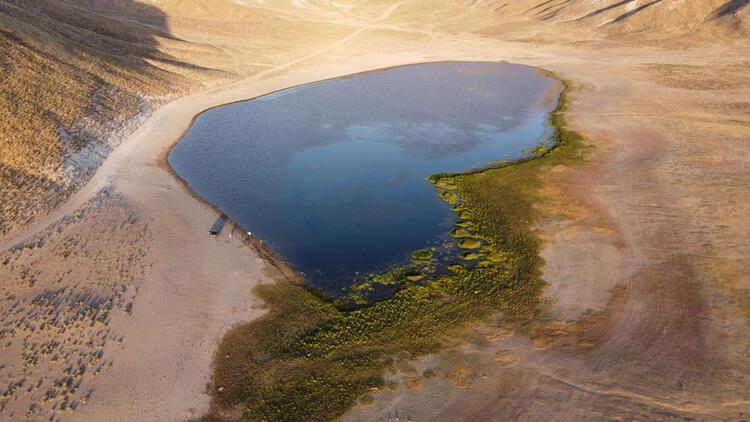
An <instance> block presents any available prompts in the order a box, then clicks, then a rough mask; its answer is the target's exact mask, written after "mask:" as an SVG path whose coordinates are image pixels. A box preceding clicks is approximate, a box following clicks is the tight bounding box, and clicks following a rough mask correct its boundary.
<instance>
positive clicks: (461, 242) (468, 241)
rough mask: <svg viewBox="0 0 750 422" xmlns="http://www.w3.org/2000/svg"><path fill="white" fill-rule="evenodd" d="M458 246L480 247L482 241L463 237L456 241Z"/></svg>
mask: <svg viewBox="0 0 750 422" xmlns="http://www.w3.org/2000/svg"><path fill="white" fill-rule="evenodd" d="M458 247H459V248H463V249H479V248H481V247H482V242H480V241H478V240H477V239H463V240H459V241H458Z"/></svg>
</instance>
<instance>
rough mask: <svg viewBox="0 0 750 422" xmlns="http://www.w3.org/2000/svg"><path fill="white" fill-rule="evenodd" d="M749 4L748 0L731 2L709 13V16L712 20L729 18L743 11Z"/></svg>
mask: <svg viewBox="0 0 750 422" xmlns="http://www.w3.org/2000/svg"><path fill="white" fill-rule="evenodd" d="M749 4H750V0H731V1H729V2H727V3H726V4H724V5H723V6H721V7H719V8H718V9H716V10H715V11H714V12H713V13H711V16H712V17H713V18H714V19H717V18H723V17H726V16H731V15H734V14H735V13H737V12H739V11H740V10H742V9H744V8H745V7H746V6H747V5H749Z"/></svg>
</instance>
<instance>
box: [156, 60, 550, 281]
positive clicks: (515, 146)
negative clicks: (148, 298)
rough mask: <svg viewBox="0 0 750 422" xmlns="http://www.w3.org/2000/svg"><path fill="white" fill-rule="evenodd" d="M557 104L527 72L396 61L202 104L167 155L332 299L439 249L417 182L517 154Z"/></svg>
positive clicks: (430, 209) (438, 221)
mask: <svg viewBox="0 0 750 422" xmlns="http://www.w3.org/2000/svg"><path fill="white" fill-rule="evenodd" d="M558 96H559V86H558V84H557V83H556V81H555V80H553V79H551V78H549V77H547V76H544V75H543V74H541V73H540V72H539V71H538V70H537V69H535V68H532V67H527V66H521V65H512V64H500V63H489V62H486V63H485V62H481V63H480V62H447V63H427V64H416V65H410V66H402V67H396V68H390V69H385V70H379V71H373V72H369V73H363V74H357V75H353V76H349V77H345V78H339V79H333V80H328V81H323V82H318V83H313V84H308V85H304V86H300V87H295V88H290V89H286V90H283V91H280V92H277V93H273V94H269V95H266V96H263V97H259V98H256V99H252V100H248V101H244V102H239V103H234V104H228V105H225V106H221V107H218V108H215V109H211V110H208V111H207V112H205V113H203V114H201V115H200V116H199V117H198V118H197V119H196V120H195V122H194V124H193V125H192V127H191V128H190V129H189V130H188V132H187V133H186V134H185V136H184V137H183V139H182V140H181V141H180V142H179V143H178V144H176V145H175V146H174V148H173V149H172V151H171V152H170V154H169V157H168V161H169V163H170V165H171V166H172V168H173V169H174V170H175V172H176V173H177V174H178V175H179V176H180V177H182V178H183V179H184V180H185V181H186V182H187V183H188V184H189V185H190V187H191V188H192V189H193V190H194V191H195V192H196V193H197V194H198V195H200V196H201V197H202V198H204V199H205V200H207V201H208V202H210V203H213V204H214V205H216V206H217V207H219V208H220V209H221V210H222V211H223V212H224V213H225V214H226V215H227V216H229V217H230V218H231V219H232V220H234V221H236V222H237V223H238V224H239V225H241V226H242V227H244V228H245V229H247V230H249V231H251V232H252V234H253V236H254V237H257V238H259V239H261V240H263V241H264V242H266V243H268V244H269V245H270V246H271V247H272V248H273V249H274V250H275V251H276V252H277V253H278V254H279V255H280V256H281V257H283V258H284V259H285V260H287V262H289V263H290V265H292V267H294V268H295V269H297V270H298V271H300V272H302V273H303V274H304V276H305V280H306V281H307V282H308V283H311V284H312V285H314V286H316V287H320V288H322V289H324V290H327V291H329V292H332V293H340V292H342V290H344V289H346V287H348V286H349V285H351V284H352V282H353V281H354V280H356V279H357V278H358V277H360V276H361V275H362V274H365V273H370V272H375V271H383V270H386V269H388V268H389V267H391V266H393V265H398V264H403V263H406V262H408V260H409V256H410V253H411V252H412V251H414V250H417V249H421V248H425V247H430V246H435V245H440V244H442V243H444V242H446V241H448V233H449V231H450V230H451V228H452V225H453V223H454V222H455V219H456V217H455V215H454V213H453V212H452V211H451V209H450V206H449V205H448V204H446V203H445V202H443V201H442V200H441V199H440V198H439V196H438V192H437V190H436V189H435V187H434V185H433V184H431V183H430V182H429V181H427V180H426V177H427V176H430V175H431V174H434V173H439V172H459V171H466V170H472V169H477V168H481V167H484V166H487V165H490V164H492V163H493V162H495V161H497V160H501V159H508V160H513V159H517V158H521V157H523V156H525V153H524V151H525V150H528V149H530V148H533V147H535V146H537V145H538V144H539V143H540V141H542V140H545V139H547V138H548V137H549V136H550V135H551V134H552V129H551V128H550V127H549V126H548V124H547V123H548V122H547V117H548V114H549V113H550V111H552V109H554V107H555V106H556V101H557V98H558ZM212 223H213V221H211V222H209V221H207V222H206V229H207V230H208V228H209V227H211V224H212ZM207 235H208V233H207Z"/></svg>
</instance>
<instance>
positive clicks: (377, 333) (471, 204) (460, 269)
mask: <svg viewBox="0 0 750 422" xmlns="http://www.w3.org/2000/svg"><path fill="white" fill-rule="evenodd" d="M567 92H568V91H567V88H566V90H565V91H564V92H563V94H562V96H561V100H560V103H559V106H558V108H557V110H556V111H555V112H554V113H552V114H551V116H550V122H551V124H552V125H553V126H554V127H555V128H556V133H555V135H554V137H553V139H551V141H552V142H553V144H554V145H555V147H554V148H550V147H547V148H545V151H544V152H540V153H539V154H538V155H537V156H535V158H534V159H526V160H522V161H520V162H516V163H512V164H504V165H503V166H501V167H496V168H491V169H487V170H484V171H477V172H473V173H470V174H456V175H448V174H440V175H435V176H433V177H431V178H430V179H431V180H432V181H433V182H434V183H435V184H436V185H438V186H443V187H447V186H450V187H451V189H452V191H453V192H455V193H456V195H457V199H458V198H460V200H461V203H462V208H463V209H465V210H464V211H461V212H460V214H461V218H462V219H463V220H470V221H471V224H470V225H468V226H465V230H467V232H469V233H470V234H472V235H473V236H477V237H480V238H481V239H482V240H483V241H484V242H485V244H484V246H483V247H482V249H481V252H480V251H466V252H464V254H463V255H464V256H465V258H469V257H470V256H471V258H472V259H479V258H480V257H484V259H483V260H482V261H481V262H480V263H479V264H477V265H475V266H473V267H472V268H470V269H467V268H466V267H464V266H463V265H461V264H452V265H451V266H449V269H450V271H449V272H448V273H447V274H433V275H431V276H429V277H425V278H424V279H422V280H420V281H419V282H411V283H406V282H405V281H404V280H408V277H409V275H414V273H413V272H410V271H413V270H410V269H409V267H408V266H406V267H399V268H395V269H393V270H392V271H389V272H387V273H384V274H378V275H372V276H371V278H372V280H375V281H377V282H383V283H384V284H392V285H396V286H398V288H397V289H396V291H395V293H394V294H393V295H392V296H391V297H389V298H388V299H385V300H381V301H377V302H374V303H366V304H362V303H360V304H361V305H362V306H360V307H356V308H347V309H343V308H341V307H337V306H336V305H335V304H334V303H332V302H326V301H324V300H321V299H319V298H318V297H316V296H315V295H313V294H312V293H310V292H309V291H308V290H306V289H305V288H304V287H301V286H293V285H287V284H282V283H279V284H273V285H264V286H261V287H259V288H258V289H257V292H256V293H257V294H258V295H260V297H261V298H262V299H263V300H265V301H266V303H268V306H269V313H268V314H267V315H266V316H264V317H263V318H260V319H259V320H256V321H254V322H251V323H249V324H246V325H243V326H240V327H237V328H235V329H233V330H232V331H231V332H230V333H229V334H227V336H226V337H225V338H224V339H223V340H222V342H221V344H220V346H219V349H218V352H217V355H216V360H215V374H214V380H213V383H212V385H213V397H214V401H213V405H212V411H211V414H210V415H209V416H207V417H206V420H222V419H228V420H231V419H236V417H231V416H228V415H235V416H237V415H241V416H239V418H241V419H242V420H246V421H262V420H274V421H309V420H316V421H318V420H330V419H335V418H337V417H338V416H340V415H342V414H344V413H345V412H346V411H347V410H348V409H349V408H350V407H351V406H353V405H354V404H356V403H357V401H358V400H360V398H362V397H369V395H371V394H373V393H374V392H376V391H378V390H380V389H383V388H389V386H388V385H387V384H386V382H385V380H384V377H383V375H384V373H385V370H386V369H387V368H388V367H391V366H392V365H393V364H394V363H395V362H396V361H398V360H403V359H412V358H415V357H418V356H420V355H424V354H427V353H432V352H435V351H438V350H439V349H440V348H441V347H443V346H444V345H446V344H449V343H450V342H451V341H455V340H451V339H455V338H457V337H458V336H459V334H460V332H461V331H462V329H463V328H464V327H465V326H466V325H467V324H471V323H474V322H478V321H482V320H486V319H487V318H489V317H490V316H492V315H495V314H497V313H501V314H502V315H503V316H504V317H505V318H506V319H508V320H509V321H515V322H518V323H520V322H524V321H529V320H532V319H534V318H535V317H536V316H537V315H538V312H539V310H538V307H537V305H538V303H539V297H540V294H541V293H542V289H543V286H544V282H543V281H542V279H541V270H540V269H541V265H542V259H541V258H540V257H539V241H538V240H537V238H536V237H535V236H534V234H533V231H532V225H533V224H534V221H535V219H536V218H537V217H538V215H537V211H536V210H535V209H534V207H533V206H532V204H533V203H534V202H535V201H537V200H539V199H540V198H538V196H537V191H538V189H539V188H540V187H541V184H542V182H541V180H540V178H539V177H538V176H539V175H540V173H541V172H543V171H544V170H545V169H546V168H548V167H550V166H554V165H559V164H563V165H569V164H573V163H576V162H578V161H579V160H580V158H581V154H582V150H583V148H582V146H583V143H582V138H581V137H580V135H578V134H577V133H575V132H573V131H570V130H568V129H567V128H566V127H565V120H564V117H563V113H564V111H565V110H567V106H568V96H567ZM426 256H427V254H426V252H422V251H417V252H415V256H413V258H416V260H417V261H419V259H421V258H426ZM372 280H370V281H372ZM359 288H360V289H361V291H360V292H359V293H362V292H364V291H366V290H367V289H372V284H371V283H363V284H361V286H360V287H359ZM356 294H357V292H356V289H355V292H354V293H353V295H354V296H356Z"/></svg>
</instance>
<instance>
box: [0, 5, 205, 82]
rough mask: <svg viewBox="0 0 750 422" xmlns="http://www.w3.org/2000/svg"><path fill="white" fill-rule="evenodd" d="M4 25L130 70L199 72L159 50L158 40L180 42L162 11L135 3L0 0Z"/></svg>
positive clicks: (0, 16)
mask: <svg viewBox="0 0 750 422" xmlns="http://www.w3.org/2000/svg"><path fill="white" fill-rule="evenodd" d="M0 20H2V21H6V23H8V24H9V27H10V28H11V32H14V33H16V35H18V36H19V37H20V38H21V39H26V38H31V39H36V40H37V41H42V42H46V43H50V42H51V43H53V44H59V47H61V48H62V49H64V50H67V51H70V52H82V51H84V52H89V53H93V54H96V55H97V56H99V57H101V58H104V59H105V60H106V61H112V62H115V63H117V64H127V65H128V66H129V67H131V68H132V67H134V66H135V67H138V66H139V65H142V66H148V63H147V59H148V60H157V61H162V62H165V63H169V64H172V65H177V66H182V67H186V68H200V67H198V66H195V65H192V64H189V63H185V62H181V61H178V60H176V59H175V58H173V57H171V56H169V55H167V54H165V53H163V52H161V51H159V49H158V45H159V41H158V38H163V39H172V40H177V38H175V37H174V36H173V35H172V34H171V33H170V29H169V24H168V22H167V17H166V15H165V14H164V13H163V12H162V11H161V10H160V9H159V8H158V7H155V6H152V5H149V4H144V3H140V2H138V1H135V0H120V1H116V2H115V1H100V0H62V1H57V0H34V1H29V0H0ZM13 21H16V22H17V23H19V25H13V23H14V22H13ZM3 32H5V33H6V34H3V36H7V34H8V33H11V32H8V31H3Z"/></svg>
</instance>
